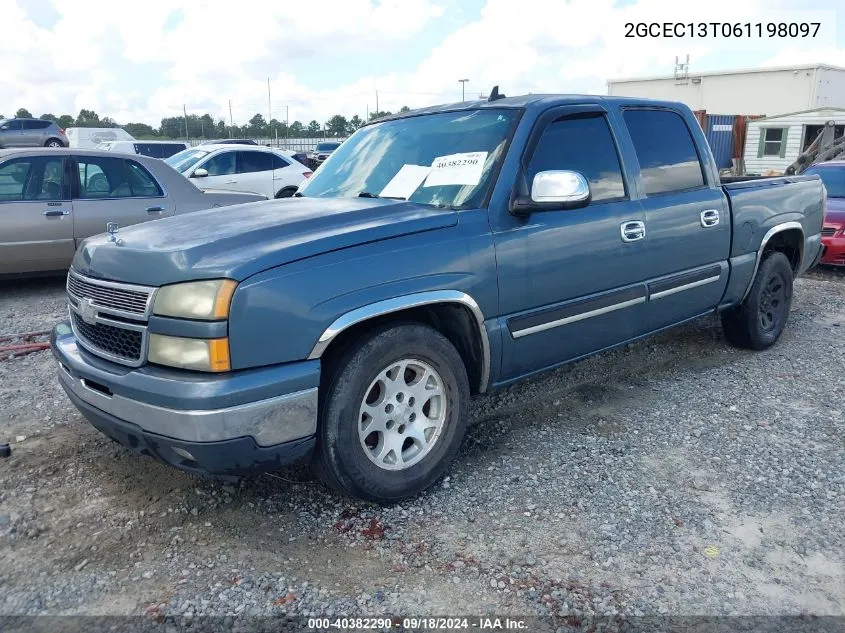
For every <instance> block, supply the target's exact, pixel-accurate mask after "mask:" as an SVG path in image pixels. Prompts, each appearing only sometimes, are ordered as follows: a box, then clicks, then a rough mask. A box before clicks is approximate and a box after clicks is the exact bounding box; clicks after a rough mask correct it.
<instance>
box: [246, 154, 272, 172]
mask: <svg viewBox="0 0 845 633" xmlns="http://www.w3.org/2000/svg"><path fill="white" fill-rule="evenodd" d="M272 170H273V158H272V154H270V153H269V152H238V173H239V174H251V173H254V172H258V171H272Z"/></svg>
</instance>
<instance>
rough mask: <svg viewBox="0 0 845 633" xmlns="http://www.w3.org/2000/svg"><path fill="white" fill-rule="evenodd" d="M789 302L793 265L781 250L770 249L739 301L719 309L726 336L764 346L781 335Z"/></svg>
mask: <svg viewBox="0 0 845 633" xmlns="http://www.w3.org/2000/svg"><path fill="white" fill-rule="evenodd" d="M791 305H792V266H791V265H790V263H789V260H788V259H787V257H786V255H784V254H783V253H779V252H773V253H770V254H769V255H768V256H767V257H766V258H765V259H764V260H763V262H762V264H760V268H759V269H758V270H757V276H756V277H755V278H754V283H753V284H752V285H751V291H750V292H749V293H748V296H747V297H746V298H745V301H743V302H742V305H740V306H739V307H738V308H734V309H732V310H726V311H725V312H723V313H722V329H723V331H724V332H725V338H726V339H728V341H729V342H730V343H731V344H733V345H736V346H737V347H744V348H748V349H756V350H761V349H766V348H767V347H770V346H771V345H774V344H775V343H776V342H777V340H778V338H780V335H781V332H783V328H784V327H785V326H786V321H787V319H788V318H789V309H790V307H791Z"/></svg>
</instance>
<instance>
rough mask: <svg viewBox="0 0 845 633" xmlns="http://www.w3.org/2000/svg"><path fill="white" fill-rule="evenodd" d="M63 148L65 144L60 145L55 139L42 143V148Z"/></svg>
mask: <svg viewBox="0 0 845 633" xmlns="http://www.w3.org/2000/svg"><path fill="white" fill-rule="evenodd" d="M64 146H65V144H64V143H62V142H61V141H60V140H59V139H57V138H51V139H47V142H46V143H44V147H64Z"/></svg>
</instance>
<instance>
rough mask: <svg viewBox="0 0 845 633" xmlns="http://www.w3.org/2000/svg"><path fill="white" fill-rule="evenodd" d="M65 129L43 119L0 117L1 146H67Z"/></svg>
mask: <svg viewBox="0 0 845 633" xmlns="http://www.w3.org/2000/svg"><path fill="white" fill-rule="evenodd" d="M69 144H70V143H69V142H68V140H67V136H65V131H64V130H63V129H62V128H60V127H59V126H58V125H56V124H55V123H53V122H52V121H44V120H43V119H0V148H2V147H67V146H68V145H69Z"/></svg>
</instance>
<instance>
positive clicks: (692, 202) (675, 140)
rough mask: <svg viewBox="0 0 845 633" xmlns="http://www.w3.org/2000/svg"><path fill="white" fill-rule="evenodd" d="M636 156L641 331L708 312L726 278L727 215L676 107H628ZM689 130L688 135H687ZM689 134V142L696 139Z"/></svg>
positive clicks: (705, 158) (699, 143)
mask: <svg viewBox="0 0 845 633" xmlns="http://www.w3.org/2000/svg"><path fill="white" fill-rule="evenodd" d="M622 119H623V120H624V123H625V127H626V128H627V131H628V134H629V135H630V141H631V143H632V144H633V148H634V153H635V155H636V161H637V162H638V167H639V169H638V176H637V178H638V184H639V187H640V191H641V196H642V197H641V202H642V205H643V208H644V210H645V223H646V239H645V243H646V246H647V248H648V258H646V259H645V260H644V261H643V272H644V273H645V275H646V276H647V278H648V280H649V283H648V287H649V302H648V307H647V310H646V315H645V322H644V325H645V329H646V331H652V330H657V329H660V328H662V327H665V326H668V325H672V324H674V323H677V322H679V321H682V320H684V319H689V318H692V317H695V316H698V315H700V314H703V313H705V312H708V311H710V310H712V309H713V308H714V307H716V306H717V305H718V304H719V301H720V299H721V297H722V295H723V294H724V291H725V288H726V286H727V281H728V257H729V254H730V253H729V251H730V240H731V217H730V208H729V206H728V201H727V198H726V196H725V194H724V192H723V191H722V189H721V186H720V184H719V182H718V181H717V178H716V176H715V170H714V169H713V168H712V165H711V163H710V161H711V160H712V159H711V158H710V156H709V154H706V153H703V152H700V151H699V149H698V148H702V147H705V145H704V143H705V142H706V140H705V139H704V136H703V134H702V133H701V129H700V128H695V127H692V126H693V125H695V124H694V122H693V123H690V121H688V120H687V119H686V118H685V117H684V116H682V114H681V113H680V112H679V111H674V110H671V109H666V108H659V109H658V108H643V107H628V108H624V109H623V112H622ZM693 134H695V135H696V136H695V137H694V136H693ZM696 139H697V140H696Z"/></svg>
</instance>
